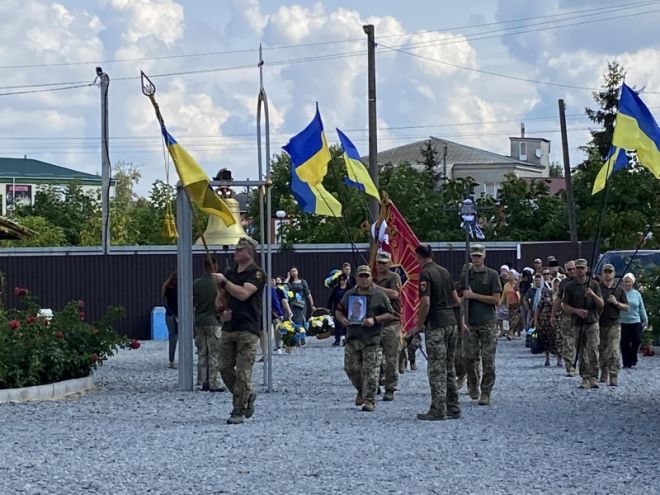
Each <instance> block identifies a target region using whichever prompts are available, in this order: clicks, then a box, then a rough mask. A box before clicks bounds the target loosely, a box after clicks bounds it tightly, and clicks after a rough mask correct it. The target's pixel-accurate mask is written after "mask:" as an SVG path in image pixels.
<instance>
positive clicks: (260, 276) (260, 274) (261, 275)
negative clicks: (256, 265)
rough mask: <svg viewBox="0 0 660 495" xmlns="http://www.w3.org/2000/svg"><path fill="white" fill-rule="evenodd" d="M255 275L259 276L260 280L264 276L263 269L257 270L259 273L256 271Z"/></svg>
mask: <svg viewBox="0 0 660 495" xmlns="http://www.w3.org/2000/svg"><path fill="white" fill-rule="evenodd" d="M254 276H255V277H257V279H258V280H261V279H262V278H264V272H262V271H261V270H257V273H255V274H254Z"/></svg>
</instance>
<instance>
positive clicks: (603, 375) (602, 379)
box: [599, 370, 609, 383]
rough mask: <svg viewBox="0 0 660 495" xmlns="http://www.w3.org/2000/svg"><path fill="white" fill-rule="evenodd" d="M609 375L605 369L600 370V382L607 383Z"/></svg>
mask: <svg viewBox="0 0 660 495" xmlns="http://www.w3.org/2000/svg"><path fill="white" fill-rule="evenodd" d="M608 376H609V373H608V372H607V370H600V380H599V381H600V383H607V378H608Z"/></svg>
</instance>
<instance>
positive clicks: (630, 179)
mask: <svg viewBox="0 0 660 495" xmlns="http://www.w3.org/2000/svg"><path fill="white" fill-rule="evenodd" d="M624 75H625V69H624V67H623V66H621V65H620V64H618V63H616V62H610V63H608V65H607V73H606V74H605V80H604V84H603V88H602V90H601V91H598V92H595V93H594V100H595V102H596V103H597V104H598V109H596V110H592V109H589V108H587V109H586V110H585V112H586V114H587V116H588V117H589V118H590V119H591V120H592V122H594V123H595V124H598V125H599V127H598V128H596V129H593V130H592V131H591V136H592V137H591V141H590V142H589V143H588V144H587V145H586V146H585V147H583V149H584V150H586V151H587V152H588V153H589V156H588V158H587V159H586V160H585V161H584V162H582V163H581V164H580V165H578V167H577V170H576V171H575V172H574V174H573V189H574V196H575V203H576V209H577V212H576V213H577V220H578V234H579V237H580V238H581V239H594V238H595V236H596V233H597V232H596V227H597V225H598V220H599V217H600V215H601V210H602V209H603V204H604V200H605V199H607V204H606V207H605V211H604V212H603V216H602V241H601V251H606V250H608V249H624V248H625V249H631V248H634V247H636V243H637V241H638V240H639V236H640V233H641V232H643V231H644V230H645V229H646V226H647V225H648V224H649V223H652V222H653V221H654V218H655V215H656V212H657V211H658V208H659V207H660V181H658V180H657V179H655V177H654V176H653V175H652V174H651V173H650V172H649V171H648V170H647V169H645V168H643V167H637V168H635V169H627V170H621V171H617V172H615V173H612V174H611V175H610V177H609V178H608V180H607V182H608V184H607V189H608V191H607V196H606V193H605V191H601V192H599V193H598V194H596V195H592V188H593V183H594V180H595V178H596V175H597V174H598V172H599V171H600V169H601V168H602V166H603V157H604V156H605V155H606V154H607V152H608V151H609V149H610V145H611V143H612V136H613V134H614V120H615V118H616V112H617V110H618V103H619V89H620V86H621V83H622V82H623V77H624ZM653 233H654V238H653V240H652V241H651V242H649V243H647V245H646V246H645V247H647V248H652V247H654V246H658V241H657V239H658V236H659V235H660V230H659V229H654V230H653Z"/></svg>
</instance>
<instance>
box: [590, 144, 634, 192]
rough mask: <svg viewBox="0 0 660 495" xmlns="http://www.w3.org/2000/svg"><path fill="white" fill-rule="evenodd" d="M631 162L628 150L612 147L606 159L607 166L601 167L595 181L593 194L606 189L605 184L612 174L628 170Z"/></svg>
mask: <svg viewBox="0 0 660 495" xmlns="http://www.w3.org/2000/svg"><path fill="white" fill-rule="evenodd" d="M629 162H630V160H629V159H628V155H626V150H622V149H621V148H617V147H616V146H611V147H610V151H609V153H608V154H607V156H606V157H605V164H604V165H603V166H602V167H601V169H600V171H599V172H598V175H597V176H596V179H595V180H594V187H593V190H592V191H591V194H596V193H597V192H599V191H601V190H602V189H603V188H604V187H605V182H606V181H607V178H608V177H609V176H610V174H611V173H612V172H616V171H617V170H621V169H624V168H627V167H628V165H629Z"/></svg>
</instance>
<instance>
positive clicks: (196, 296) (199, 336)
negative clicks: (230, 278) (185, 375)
mask: <svg viewBox="0 0 660 495" xmlns="http://www.w3.org/2000/svg"><path fill="white" fill-rule="evenodd" d="M217 294H218V289H217V286H216V283H215V281H214V280H213V277H212V276H211V274H210V273H205V274H204V275H202V276H201V277H200V278H198V279H195V281H194V282H193V304H194V307H195V326H194V329H193V336H194V340H195V347H196V348H197V385H198V386H201V387H202V388H204V389H209V390H215V389H218V388H220V386H219V384H218V369H219V366H218V360H219V356H218V350H219V342H220V334H221V327H220V322H219V321H218V317H217V314H216V306H215V301H216V296H217Z"/></svg>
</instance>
